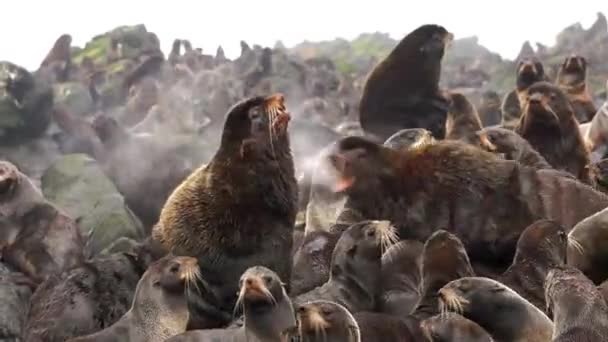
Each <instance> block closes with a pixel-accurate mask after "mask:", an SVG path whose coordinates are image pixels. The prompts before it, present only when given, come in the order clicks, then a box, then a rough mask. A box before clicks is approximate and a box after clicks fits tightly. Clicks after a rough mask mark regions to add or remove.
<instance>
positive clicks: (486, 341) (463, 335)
mask: <svg viewBox="0 0 608 342" xmlns="http://www.w3.org/2000/svg"><path fill="white" fill-rule="evenodd" d="M420 327H421V328H422V331H423V334H424V336H425V337H426V338H427V340H428V341H429V342H451V341H453V342H460V341H463V342H465V341H466V342H494V340H493V339H492V337H491V336H490V334H488V332H487V331H485V330H484V329H483V328H482V327H480V326H479V324H477V323H475V322H473V321H471V320H468V319H466V318H464V317H462V316H461V315H459V314H457V313H453V312H448V313H443V314H441V315H437V316H433V317H431V318H428V319H425V320H424V321H422V323H420Z"/></svg>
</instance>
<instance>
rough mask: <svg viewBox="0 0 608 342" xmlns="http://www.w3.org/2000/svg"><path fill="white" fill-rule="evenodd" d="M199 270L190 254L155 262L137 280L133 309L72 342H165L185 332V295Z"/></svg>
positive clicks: (186, 310) (186, 308)
mask: <svg viewBox="0 0 608 342" xmlns="http://www.w3.org/2000/svg"><path fill="white" fill-rule="evenodd" d="M197 278H200V273H199V271H198V267H197V261H196V259H195V258H191V257H173V256H166V257H164V258H162V259H160V260H158V261H156V262H154V263H153V264H152V265H150V267H148V269H147V270H146V272H145V273H144V275H143V276H142V277H141V279H140V280H139V282H138V283H137V288H136V289H135V295H134V298H133V304H132V305H131V309H129V311H128V312H127V313H126V314H125V315H124V316H122V317H121V318H120V319H119V320H118V321H117V322H116V323H114V324H112V325H111V326H110V327H109V328H106V329H104V330H102V331H99V332H97V333H95V334H92V335H88V336H83V337H78V338H74V339H70V340H68V341H70V342H93V341H128V342H144V341H145V342H162V341H165V340H166V339H168V338H170V337H172V336H175V335H178V334H180V333H183V332H185V331H186V326H187V324H188V316H189V312H188V302H187V299H186V294H187V292H190V291H188V289H189V287H190V286H194V284H196V282H195V281H196V280H197Z"/></svg>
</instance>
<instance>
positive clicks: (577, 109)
mask: <svg viewBox="0 0 608 342" xmlns="http://www.w3.org/2000/svg"><path fill="white" fill-rule="evenodd" d="M557 85H558V86H559V87H560V88H561V89H562V90H563V91H564V93H566V96H568V100H570V103H571V104H572V107H573V109H574V115H575V117H576V120H577V121H578V122H580V123H585V122H589V121H591V120H592V119H593V117H594V116H595V113H596V112H597V108H595V104H593V99H592V98H591V95H590V94H589V90H588V89H587V60H586V59H585V57H582V56H577V55H571V56H569V57H566V59H565V60H564V62H563V63H562V65H561V66H560V68H559V71H558V73H557Z"/></svg>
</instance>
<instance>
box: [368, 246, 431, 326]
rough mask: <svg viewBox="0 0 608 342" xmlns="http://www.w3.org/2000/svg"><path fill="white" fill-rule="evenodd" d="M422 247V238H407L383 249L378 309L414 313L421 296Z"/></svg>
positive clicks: (403, 315) (396, 312) (404, 314)
mask: <svg viewBox="0 0 608 342" xmlns="http://www.w3.org/2000/svg"><path fill="white" fill-rule="evenodd" d="M423 250H424V244H422V243H421V242H419V241H413V240H404V241H399V242H398V243H396V244H394V245H393V246H391V247H390V248H389V249H388V250H387V251H386V252H384V254H383V255H382V295H381V296H380V298H379V299H378V311H380V312H383V313H385V314H389V315H393V316H397V317H405V316H407V315H409V314H411V313H412V311H413V310H414V308H415V307H416V304H418V301H419V300H420V296H421V289H420V282H421V281H422V274H421V268H422V252H423Z"/></svg>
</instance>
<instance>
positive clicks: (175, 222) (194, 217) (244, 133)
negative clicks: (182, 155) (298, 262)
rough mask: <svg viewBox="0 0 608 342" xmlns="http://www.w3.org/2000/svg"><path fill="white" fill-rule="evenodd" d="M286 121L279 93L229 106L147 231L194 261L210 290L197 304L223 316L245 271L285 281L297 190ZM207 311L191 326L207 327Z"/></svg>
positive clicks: (290, 248)
mask: <svg viewBox="0 0 608 342" xmlns="http://www.w3.org/2000/svg"><path fill="white" fill-rule="evenodd" d="M289 118H290V116H289V114H288V112H287V110H286V108H285V104H284V98H283V96H282V95H272V96H268V97H253V98H249V99H247V100H244V101H242V102H239V103H238V104H236V105H235V106H234V107H232V108H231V109H230V110H229V111H228V114H227V117H226V122H225V125H224V131H223V134H222V139H221V144H220V147H219V149H218V151H217V153H216V154H215V156H214V157H213V158H212V160H211V161H210V162H209V163H208V164H207V165H206V166H202V167H200V168H199V169H198V170H196V171H194V172H193V173H192V174H191V175H190V176H189V177H188V178H187V179H186V180H184V181H183V183H182V184H181V185H180V186H178V187H177V188H176V189H175V191H174V192H173V193H172V194H171V196H169V199H168V200H167V202H166V203H165V206H164V207H163V209H162V211H161V215H160V219H159V222H158V224H157V225H156V226H155V227H154V229H153V232H152V236H153V238H154V239H155V240H157V241H159V242H160V243H161V244H162V245H163V246H164V247H165V248H166V249H168V250H172V251H174V253H176V254H178V255H191V256H195V257H197V258H198V259H199V265H200V268H201V272H202V274H203V276H204V278H205V280H206V281H207V285H209V286H210V287H211V288H209V289H206V290H207V291H204V298H201V299H202V300H203V301H204V302H211V303H209V304H210V306H211V307H215V308H216V309H217V310H219V311H220V312H224V313H226V314H227V318H228V319H229V317H230V316H231V314H232V311H233V308H234V304H235V303H236V299H237V298H236V296H235V293H236V292H237V290H238V280H239V278H240V276H241V274H243V272H245V271H246V270H247V269H248V268H249V267H251V266H256V265H258V266H265V267H268V268H270V269H272V270H274V271H275V272H277V274H278V275H279V277H280V278H281V279H283V280H284V281H289V279H290V273H291V267H292V262H291V253H292V239H293V236H292V232H293V229H294V224H295V218H296V213H297V205H298V201H297V196H298V185H297V182H296V179H295V174H294V164H293V159H292V156H291V151H290V147H289V137H288V134H287V125H288V121H289ZM287 288H289V286H287ZM206 311H208V310H205V312H203V313H200V316H201V323H200V324H194V323H193V324H194V325H193V327H196V328H212V327H213V326H205V325H206V323H203V321H204V320H205V317H210V316H211V317H216V316H217V312H213V313H211V312H206ZM221 319H224V317H221ZM213 320H214V321H215V319H213Z"/></svg>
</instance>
